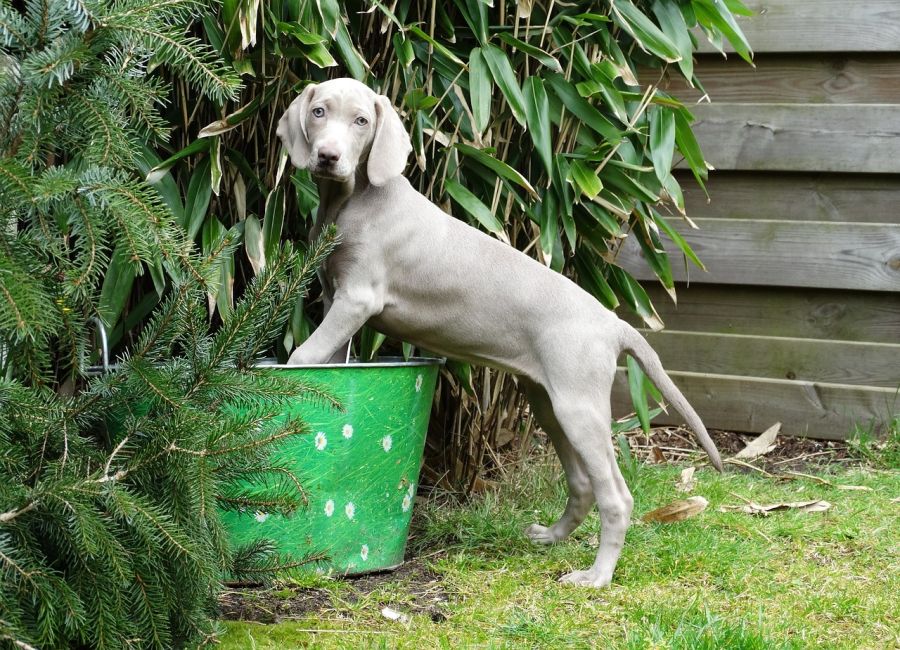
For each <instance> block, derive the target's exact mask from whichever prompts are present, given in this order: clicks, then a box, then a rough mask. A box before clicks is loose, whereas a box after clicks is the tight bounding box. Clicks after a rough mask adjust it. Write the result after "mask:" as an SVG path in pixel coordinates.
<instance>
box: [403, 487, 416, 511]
mask: <svg viewBox="0 0 900 650" xmlns="http://www.w3.org/2000/svg"><path fill="white" fill-rule="evenodd" d="M414 496H416V484H415V483H410V484H409V488H407V490H406V494H404V495H403V503H402V504H401V505H402V507H403V512H407V511H408V510H409V509H410V507H411V506H412V502H413V497H414Z"/></svg>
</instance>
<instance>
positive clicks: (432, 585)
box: [219, 427, 860, 623]
mask: <svg viewBox="0 0 900 650" xmlns="http://www.w3.org/2000/svg"><path fill="white" fill-rule="evenodd" d="M709 433H710V436H711V437H712V439H713V441H714V442H715V443H716V446H717V447H718V449H719V452H720V453H721V455H722V457H723V458H728V457H730V456H733V455H734V454H736V453H737V452H739V451H740V450H741V449H743V448H744V447H745V446H746V445H747V443H748V442H750V441H751V440H753V438H754V437H755V436H754V435H750V434H742V433H735V432H733V431H720V430H711V431H710V432H709ZM626 436H627V437H628V440H629V446H630V448H631V453H633V454H634V455H636V456H637V457H639V458H641V459H642V460H644V461H646V462H649V463H654V462H655V463H669V462H681V461H686V462H693V461H695V460H701V459H703V458H705V454H704V453H703V452H702V451H701V450H699V448H698V447H697V444H696V442H694V440H695V439H694V436H693V434H692V433H691V432H690V430H688V429H685V428H683V427H657V428H654V429H651V431H650V433H649V434H644V433H643V432H642V431H635V432H630V433H627V434H626ZM776 443H777V445H776V447H775V449H773V450H772V451H770V452H769V453H767V454H766V455H765V456H762V457H759V458H757V459H756V460H754V461H753V462H752V464H753V466H754V467H757V468H759V469H762V470H764V471H766V472H768V473H771V474H776V475H778V474H785V473H788V472H801V473H803V472H810V471H813V472H814V471H817V470H821V469H822V468H823V467H825V466H827V465H829V464H835V463H840V464H842V465H843V466H846V465H848V464H854V463H856V464H858V463H860V461H859V460H858V459H856V458H854V456H853V454H852V453H851V450H850V448H849V446H848V445H847V443H846V442H841V441H831V440H814V439H811V438H797V437H780V436H779V437H778V438H777V439H776ZM515 455H516V456H517V457H518V453H516V454H515ZM501 457H502V454H501ZM728 471H735V472H742V471H743V472H751V471H755V470H753V469H751V468H749V467H745V466H741V465H731V464H729V467H728ZM484 483H485V484H489V483H492V482H491V481H485V482H484ZM433 559H434V558H433V557H432V558H408V559H407V561H406V562H405V563H404V564H403V565H401V566H400V567H398V568H397V569H395V570H393V571H382V572H378V573H370V574H366V575H361V576H348V577H345V578H341V580H342V581H343V582H344V583H345V585H346V587H347V589H346V590H339V592H338V593H339V594H340V600H341V601H343V602H341V603H336V602H335V601H334V598H333V595H332V594H333V593H334V590H328V589H321V588H307V587H296V586H294V587H291V586H288V587H234V588H231V589H228V590H226V591H225V592H223V593H222V595H221V596H220V597H219V607H220V613H219V615H220V616H221V618H224V619H226V620H237V621H248V620H249V621H256V622H259V623H276V622H278V621H283V620H290V619H297V618H301V617H303V616H306V615H310V614H315V615H317V616H327V614H328V613H329V612H334V613H336V614H337V615H340V612H346V610H347V605H348V604H351V605H352V604H354V603H357V602H359V601H361V600H363V599H368V598H370V597H371V596H372V595H373V594H375V593H376V592H378V591H379V590H380V589H382V588H383V587H389V590H386V593H394V594H396V593H397V592H398V591H399V590H401V589H402V593H403V594H404V595H403V596H402V597H401V598H400V599H391V598H385V599H383V600H379V608H381V607H385V606H388V607H392V608H395V609H396V610H397V611H400V612H401V613H403V614H407V615H408V614H413V613H425V614H427V615H428V616H430V617H431V619H432V620H433V621H435V622H440V621H443V620H445V619H446V617H447V615H446V610H445V607H446V604H447V603H448V602H449V600H450V598H451V594H450V593H449V592H448V591H447V589H446V588H445V586H444V585H443V584H442V578H441V576H440V574H437V573H435V572H434V571H432V570H431V569H430V568H429V567H428V565H427V561H429V560H432V561H433Z"/></svg>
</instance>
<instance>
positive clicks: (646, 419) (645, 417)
mask: <svg viewBox="0 0 900 650" xmlns="http://www.w3.org/2000/svg"><path fill="white" fill-rule="evenodd" d="M626 363H627V365H628V392H629V393H631V403H632V404H633V405H634V411H635V413H636V414H637V416H638V420H639V421H640V423H641V429H643V430H644V432H645V433H646V432H648V431H650V406H649V405H648V404H647V393H646V391H644V371H643V370H641V367H640V366H639V365H638V363H637V361H635V360H634V357H632V356H631V355H630V354H629V355H628V356H627V358H626Z"/></svg>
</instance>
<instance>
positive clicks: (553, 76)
mask: <svg viewBox="0 0 900 650" xmlns="http://www.w3.org/2000/svg"><path fill="white" fill-rule="evenodd" d="M490 4H491V3H485V2H481V1H480V0H452V1H451V2H446V3H436V4H435V3H429V2H424V1H421V0H404V1H402V2H396V3H384V2H376V3H368V2H358V1H355V2H345V3H338V2H335V1H334V0H327V1H324V0H323V1H321V2H313V1H312V0H278V1H275V2H268V3H256V2H239V1H237V0H228V1H226V2H223V3H222V5H221V7H220V9H219V11H218V12H216V13H212V14H209V15H207V16H204V18H203V25H202V36H203V37H204V38H205V39H206V40H207V41H208V42H209V43H210V44H211V45H212V46H213V47H214V48H215V49H217V50H218V51H219V53H220V54H221V55H222V56H223V57H224V58H225V59H226V60H227V61H228V62H229V63H230V64H231V65H232V67H233V68H234V70H236V71H238V72H239V73H240V74H241V77H242V80H243V82H244V87H243V89H242V90H241V91H240V93H239V96H238V98H237V99H236V100H235V101H234V102H233V104H231V103H229V104H226V105H225V106H221V105H220V104H218V103H216V102H210V101H208V100H205V99H204V98H203V96H202V94H201V93H200V92H198V91H197V90H196V89H194V88H192V87H191V86H178V87H177V89H176V96H177V99H176V101H175V102H174V105H175V106H179V107H191V110H190V111H188V112H185V113H184V114H182V115H179V114H177V113H173V114H172V115H171V118H172V120H173V122H176V123H177V124H178V128H177V129H176V131H175V133H174V137H173V139H172V142H171V143H170V144H168V145H164V146H162V147H161V148H163V149H164V150H165V151H164V152H160V154H159V156H158V157H154V159H153V160H150V159H149V158H148V161H147V162H148V167H153V169H152V170H148V171H150V174H149V177H148V178H150V180H151V181H153V182H155V183H157V184H158V185H157V186H158V187H159V188H160V190H161V191H163V187H164V185H167V186H168V189H167V190H166V191H167V192H172V193H173V194H174V195H175V196H176V197H177V198H176V199H175V200H174V201H173V203H177V202H179V201H181V203H183V206H184V207H183V210H184V215H183V217H182V218H181V219H180V222H181V223H183V224H190V225H189V226H188V227H187V228H188V232H189V236H190V237H192V238H195V239H196V240H197V242H198V244H199V245H200V246H201V248H202V249H203V250H204V251H206V250H208V249H209V247H210V246H211V243H210V241H209V240H208V238H207V237H206V233H209V232H214V231H218V230H220V229H221V228H228V227H230V226H238V227H239V228H243V229H244V231H245V233H246V232H248V231H249V232H250V233H251V234H252V237H250V236H248V237H245V251H244V253H243V254H240V255H238V256H237V257H236V258H234V259H233V260H232V262H230V264H229V267H228V269H226V271H225V275H224V277H223V278H222V283H221V285H220V286H221V289H215V288H214V289H213V290H211V292H210V296H211V300H213V301H214V302H215V303H216V305H217V308H218V309H219V310H220V311H221V312H222V313H225V312H227V311H228V309H229V308H230V302H231V300H232V293H233V292H232V291H230V290H229V287H231V286H232V284H233V283H235V284H237V285H240V284H241V283H242V282H246V281H247V278H251V277H252V276H253V275H254V274H255V273H256V272H257V271H258V269H259V268H261V264H260V260H262V259H263V258H264V256H263V255H261V253H260V251H261V250H263V251H264V250H266V249H267V247H268V246H271V245H272V243H273V240H274V239H277V238H280V237H294V238H297V239H301V240H302V239H303V238H305V237H306V236H307V234H308V232H309V229H310V227H311V223H312V216H313V215H314V211H315V207H316V202H317V198H316V194H315V188H314V185H313V183H312V181H311V179H310V177H309V175H308V174H307V173H306V172H294V173H293V174H290V173H288V174H285V173H284V171H285V165H286V162H287V161H286V158H285V157H284V155H283V153H282V152H280V151H279V147H277V146H273V143H276V142H277V139H276V137H275V134H274V130H275V127H276V124H277V121H278V118H279V117H280V116H281V114H282V112H283V111H284V109H285V108H286V107H287V104H288V103H289V102H290V101H291V100H292V99H293V98H294V96H296V94H297V93H298V92H299V91H300V90H301V89H302V87H303V86H304V85H305V84H306V83H308V82H309V81H321V80H324V79H327V78H330V77H335V76H352V77H355V78H357V79H360V80H363V81H364V82H366V83H368V84H369V85H370V86H371V87H373V88H375V89H376V90H378V91H379V92H382V93H384V94H386V95H388V96H389V97H390V99H391V100H392V101H393V103H394V104H395V105H396V106H397V107H398V108H399V109H400V112H401V113H402V116H403V120H404V123H405V124H406V126H407V128H408V129H409V131H410V134H411V136H412V142H413V147H414V164H412V165H410V166H409V168H408V169H407V171H406V174H407V176H409V177H410V179H411V181H412V182H413V184H414V185H415V186H416V187H417V188H418V189H419V190H420V191H422V192H423V193H424V194H425V195H426V196H428V197H429V198H430V199H432V200H433V201H434V202H435V203H437V204H438V205H440V206H441V207H442V208H444V209H445V210H447V211H449V212H452V213H453V214H454V215H456V216H457V217H459V218H460V219H463V220H466V221H468V222H470V223H471V224H472V225H474V226H475V227H478V228H482V229H484V230H485V231H487V232H489V233H490V234H492V235H493V236H496V237H498V238H499V239H501V240H503V241H508V242H509V243H510V244H512V245H513V246H516V247H517V248H519V249H521V250H526V251H528V252H529V254H531V255H533V256H535V257H537V258H539V259H540V260H541V261H543V262H544V263H545V264H547V265H548V266H550V267H551V268H553V269H555V270H557V271H560V272H562V273H565V274H567V275H569V276H570V277H572V278H573V279H575V280H576V281H577V282H579V283H580V284H581V286H583V287H584V288H585V289H586V290H588V291H589V292H591V293H592V294H593V295H594V296H596V298H597V299H598V300H599V301H600V302H602V303H603V304H604V305H606V306H607V307H610V308H617V307H618V306H619V305H624V306H625V307H626V308H628V309H630V310H632V311H634V312H635V313H637V314H638V315H639V316H640V317H641V318H642V319H643V320H644V321H645V323H646V324H647V325H648V326H649V327H652V328H659V327H662V322H661V320H660V318H659V316H658V315H657V313H656V310H655V309H654V307H653V305H652V304H651V302H650V300H649V298H648V296H647V293H646V292H645V291H644V290H643V288H642V287H641V286H640V284H639V283H638V282H636V281H635V280H634V278H632V277H631V276H630V275H629V274H628V273H627V272H626V271H625V270H624V269H622V268H621V267H619V266H618V265H617V264H616V255H617V252H618V250H619V247H620V246H621V243H622V241H623V239H624V238H625V237H627V236H634V237H636V238H637V240H638V242H639V243H640V246H641V249H642V250H643V252H644V255H645V257H646V259H647V262H648V264H649V265H650V267H651V268H652V269H653V271H654V272H655V273H656V275H657V276H658V278H659V281H660V282H661V283H662V284H663V285H664V286H665V287H666V289H667V290H668V291H669V293H670V294H671V295H673V296H674V282H673V277H672V271H671V260H670V256H669V253H667V252H666V251H665V250H664V247H663V239H662V237H661V234H660V233H663V234H666V235H667V236H668V237H669V238H670V239H671V241H672V242H673V244H674V251H675V253H676V254H677V255H678V256H679V257H681V256H684V257H685V258H686V261H690V262H691V263H693V264H696V265H698V266H700V267H701V268H702V264H701V262H700V260H699V259H698V257H697V256H696V254H695V253H694V252H693V251H692V250H691V249H690V247H689V246H688V244H687V243H686V242H685V240H684V239H683V238H682V237H681V236H680V235H678V233H677V231H676V230H675V229H674V228H673V226H672V223H674V222H675V221H678V220H682V219H686V215H685V213H684V200H683V197H682V191H681V188H680V186H679V183H678V181H677V180H676V178H675V176H673V175H672V173H671V169H672V166H673V164H674V163H675V162H676V161H677V160H678V159H681V158H683V159H684V162H685V164H686V165H687V167H688V168H689V169H690V170H691V171H692V173H693V175H694V177H695V178H696V180H697V181H698V182H699V183H701V185H702V184H703V183H704V182H705V179H706V177H707V164H706V161H705V160H704V158H703V154H702V152H701V151H700V148H699V146H698V144H697V141H696V138H695V137H694V135H693V133H692V131H691V123H692V121H693V116H692V115H691V113H690V111H689V110H688V108H687V107H686V106H684V105H683V104H682V103H680V102H679V101H678V100H677V98H675V97H672V96H670V95H669V94H667V93H666V92H664V91H663V90H661V88H660V84H661V81H662V79H663V78H664V77H665V76H666V75H681V76H683V77H685V78H686V79H687V80H688V81H689V82H690V83H691V84H693V85H695V86H698V85H699V84H700V80H699V79H697V78H696V76H695V74H694V67H693V61H692V59H691V55H692V52H693V50H694V49H695V47H696V43H697V38H698V37H700V38H704V37H705V38H707V39H709V40H710V41H711V42H712V43H713V44H714V45H715V46H716V47H719V48H720V49H721V47H722V44H723V42H725V41H728V42H730V43H731V44H732V45H733V46H734V48H735V50H736V51H737V53H738V54H739V55H740V56H742V57H744V58H745V59H748V60H749V58H750V48H749V45H748V44H747V42H746V39H745V38H744V35H743V34H742V33H741V30H740V28H739V27H738V25H737V23H736V22H735V19H734V16H735V14H746V13H748V12H747V10H746V8H745V7H744V6H743V5H742V4H741V2H740V1H739V0H729V1H727V2H714V1H713V0H653V1H652V2H651V1H646V0H643V1H631V0H607V1H605V2H600V3H596V2H566V3H559V2H549V1H540V0H538V1H534V2H532V1H529V2H516V3H512V2H507V3H500V4H496V3H494V4H493V6H489V5H490ZM198 35H199V34H198ZM285 176H290V185H291V186H292V187H288V188H287V191H285V192H283V193H279V191H280V189H281V188H283V187H284V186H285V185H287V184H288V183H287V182H286V181H285V180H284V177H285ZM176 214H177V210H176ZM295 215H297V216H299V217H300V218H299V219H296V218H292V217H294V216H295ZM317 308H318V307H317V306H316V305H312V306H310V305H309V304H308V303H301V302H298V303H297V307H296V310H295V317H294V318H292V319H291V322H290V323H289V325H288V326H287V327H286V328H285V331H284V333H283V336H282V337H280V344H279V350H278V353H279V355H280V356H282V357H284V356H286V355H287V354H288V353H289V352H290V351H291V349H292V348H293V347H294V346H296V345H298V344H300V343H301V342H302V341H303V339H304V338H305V337H306V336H307V335H308V333H309V331H310V329H311V323H312V322H313V321H314V320H315V319H316V318H317V313H316V309H317ZM383 342H384V337H383V336H380V335H375V334H374V333H371V332H364V333H363V335H362V336H361V337H360V340H359V344H358V346H357V352H358V353H359V354H360V356H362V357H364V358H368V357H370V356H372V355H374V354H375V353H377V351H378V348H379V346H381V345H382V343H383ZM460 369H461V371H462V373H461V374H459V375H458V376H457V377H456V378H455V381H457V382H458V383H455V385H456V386H457V389H455V392H454V393H453V394H452V395H450V394H448V395H447V396H446V399H443V400H442V403H443V404H446V405H448V407H449V409H450V411H449V412H448V413H447V414H438V418H437V419H438V420H441V421H448V422H449V421H453V422H456V423H457V424H456V425H454V426H456V427H460V428H459V430H457V431H456V432H454V433H453V434H452V435H450V434H448V435H446V438H447V439H453V440H458V441H464V440H466V439H467V438H468V437H469V436H476V437H479V436H481V435H482V433H481V432H497V431H499V430H500V429H501V426H500V425H498V423H497V422H496V421H495V418H496V417H499V414H501V413H504V412H506V409H503V408H489V409H484V408H478V407H476V405H474V403H471V401H470V398H469V397H467V396H466V394H465V391H464V390H462V387H463V386H469V384H470V380H469V379H468V377H470V376H471V370H470V369H468V368H465V369H463V368H460ZM486 372H487V371H479V373H477V376H475V382H474V383H475V384H477V385H479V386H481V385H483V384H486V383H487V382H488V381H490V379H489V376H488V375H487V374H485V373H486ZM481 392H482V391H480V390H476V391H475V393H474V394H480V393H481ZM499 395H500V394H499V393H498V392H495V393H494V397H493V398H492V399H494V400H497V399H499ZM507 397H509V396H507ZM518 397H519V398H521V396H518ZM512 399H516V394H513V395H512ZM496 404H497V402H496V401H495V402H494V406H495V405H496ZM482 406H484V405H482ZM460 409H461V410H463V411H465V413H466V415H465V416H464V417H462V418H458V417H457V412H458V411H459V410H460ZM445 416H446V417H445ZM505 426H509V425H505ZM487 435H494V434H493V433H487ZM464 446H465V445H464ZM456 452H459V453H465V452H464V451H463V448H462V447H460V448H459V449H456V450H455V452H451V453H450V454H449V455H450V456H457V455H458V453H456ZM482 455H483V454H482V453H480V452H479V453H477V454H476V455H475V458H474V460H475V461H477V460H478V458H479V457H481V456H482ZM473 464H474V465H477V464H478V463H477V462H475V463H473ZM464 465H465V466H470V463H468V462H466V463H464ZM453 472H455V470H453V469H451V473H453Z"/></svg>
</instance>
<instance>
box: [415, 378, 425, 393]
mask: <svg viewBox="0 0 900 650" xmlns="http://www.w3.org/2000/svg"><path fill="white" fill-rule="evenodd" d="M423 379H424V377H422V374H421V373H419V375H418V376H417V377H416V392H417V393H420V392H422V380H423Z"/></svg>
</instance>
